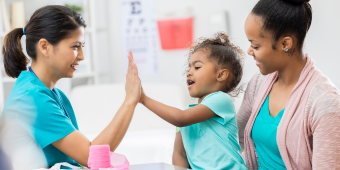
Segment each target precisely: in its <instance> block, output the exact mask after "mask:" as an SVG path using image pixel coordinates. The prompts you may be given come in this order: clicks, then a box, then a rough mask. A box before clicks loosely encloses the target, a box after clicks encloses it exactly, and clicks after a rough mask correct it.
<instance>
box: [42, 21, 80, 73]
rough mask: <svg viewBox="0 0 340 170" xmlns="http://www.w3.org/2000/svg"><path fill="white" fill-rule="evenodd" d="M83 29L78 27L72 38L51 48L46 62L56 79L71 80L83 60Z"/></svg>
mask: <svg viewBox="0 0 340 170" xmlns="http://www.w3.org/2000/svg"><path fill="white" fill-rule="evenodd" d="M84 32H85V31H84V27H82V26H81V27H79V28H78V29H77V30H75V31H74V32H73V33H72V36H71V37H69V38H67V39H64V40H62V41H60V42H59V44H58V45H56V46H54V47H53V52H52V54H51V56H50V58H49V60H48V64H49V65H50V68H51V71H52V72H53V73H54V75H55V77H58V78H72V77H73V73H74V72H75V71H76V70H77V66H78V65H79V62H80V61H82V60H84V54H83V46H84V39H85V36H84Z"/></svg>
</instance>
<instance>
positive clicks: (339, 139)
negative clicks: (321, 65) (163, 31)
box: [237, 0, 340, 170]
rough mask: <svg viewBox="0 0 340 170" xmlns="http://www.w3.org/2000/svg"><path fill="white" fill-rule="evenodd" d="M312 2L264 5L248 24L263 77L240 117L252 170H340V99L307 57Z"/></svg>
mask: <svg viewBox="0 0 340 170" xmlns="http://www.w3.org/2000/svg"><path fill="white" fill-rule="evenodd" d="M308 2H309V0H260V1H259V2H258V3H257V4H256V5H255V7H254V8H253V10H252V12H251V13H250V14H249V16H248V18H247V20H246V22H245V32H246V35H247V38H248V40H249V41H250V42H251V46H250V47H249V49H248V54H249V55H251V56H253V57H254V59H255V60H256V65H257V66H258V67H259V70H260V72H259V73H256V74H255V75H254V76H253V78H252V79H251V80H250V82H249V84H248V86H247V89H246V92H245V95H244V99H243V102H242V105H241V108H240V110H239V112H238V115H237V124H238V128H239V137H240V145H241V147H242V149H244V151H245V155H246V164H247V166H248V168H249V169H251V170H253V169H261V170H267V169H289V170H311V169H322V170H328V169H340V93H339V90H338V89H337V88H336V87H335V86H334V85H333V84H332V82H331V81H330V80H329V79H328V78H327V77H326V76H325V75H323V74H322V73H321V72H320V71H319V70H318V69H317V68H315V66H314V62H313V60H312V58H311V57H309V56H308V55H307V54H304V52H303V50H302V49H303V44H304V39H305V37H306V34H307V32H308V30H309V27H310V25H311V22H312V8H311V6H310V4H309V3H308Z"/></svg>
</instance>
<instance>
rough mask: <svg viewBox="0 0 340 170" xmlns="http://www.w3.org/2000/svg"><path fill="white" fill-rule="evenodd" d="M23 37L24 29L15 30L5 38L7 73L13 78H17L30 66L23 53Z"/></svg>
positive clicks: (3, 50)
mask: <svg viewBox="0 0 340 170" xmlns="http://www.w3.org/2000/svg"><path fill="white" fill-rule="evenodd" d="M23 35H24V34H23V30H22V28H15V29H13V30H12V31H11V32H9V33H8V34H7V35H6V36H5V38H4V44H3V48H2V54H3V56H4V65H5V71H6V74H7V75H8V76H10V77H13V78H17V77H18V76H19V74H20V73H21V71H22V70H26V66H27V64H28V58H27V57H26V56H25V54H24V53H23V52H22V46H21V37H22V36H23Z"/></svg>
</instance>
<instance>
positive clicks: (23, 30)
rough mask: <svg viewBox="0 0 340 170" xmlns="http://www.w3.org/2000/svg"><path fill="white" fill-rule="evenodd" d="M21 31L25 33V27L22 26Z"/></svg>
mask: <svg viewBox="0 0 340 170" xmlns="http://www.w3.org/2000/svg"><path fill="white" fill-rule="evenodd" d="M22 33H23V34H24V35H25V27H23V28H22Z"/></svg>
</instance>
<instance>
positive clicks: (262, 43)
mask: <svg viewBox="0 0 340 170" xmlns="http://www.w3.org/2000/svg"><path fill="white" fill-rule="evenodd" d="M245 32H246V35H247V38H248V40H249V41H250V43H251V44H250V47H249V49H248V51H247V52H248V54H249V55H251V56H253V57H254V60H255V61H256V65H257V66H258V67H259V69H260V72H261V74H263V75H267V74H270V73H272V72H275V71H277V70H280V69H282V68H284V67H285V65H287V63H288V62H289V59H287V54H286V53H285V52H284V51H283V49H284V48H285V47H284V46H283V45H282V43H281V42H280V41H281V40H278V41H277V42H276V43H275V44H274V46H275V49H276V50H274V49H273V36H272V35H271V34H269V33H268V32H265V31H264V30H263V29H262V23H261V20H260V18H259V17H258V16H256V15H253V14H249V16H248V17H247V20H246V22H245Z"/></svg>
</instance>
